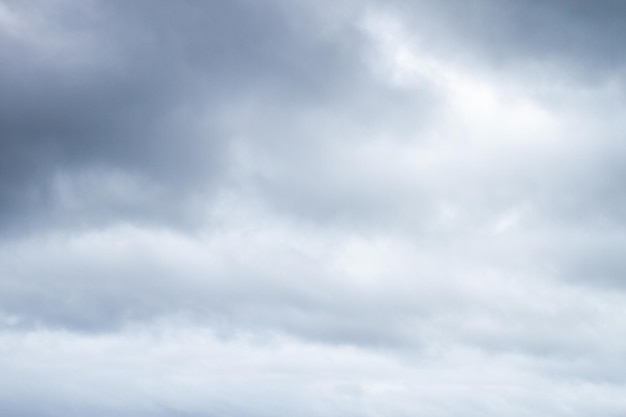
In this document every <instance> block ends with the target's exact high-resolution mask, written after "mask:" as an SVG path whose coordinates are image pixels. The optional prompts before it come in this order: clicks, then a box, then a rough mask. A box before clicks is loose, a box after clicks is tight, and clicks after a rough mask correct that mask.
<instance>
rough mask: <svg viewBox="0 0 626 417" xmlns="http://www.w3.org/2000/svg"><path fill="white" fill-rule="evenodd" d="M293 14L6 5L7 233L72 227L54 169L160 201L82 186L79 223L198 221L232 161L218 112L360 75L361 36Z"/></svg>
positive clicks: (152, 6)
mask: <svg viewBox="0 0 626 417" xmlns="http://www.w3.org/2000/svg"><path fill="white" fill-rule="evenodd" d="M285 9H286V8H285V7H284V6H283V5H281V4H278V3H276V2H270V3H267V4H264V5H259V4H256V3H255V2H246V1H236V2H184V3H182V4H179V5H176V6H173V5H171V4H170V3H168V2H156V3H155V2H150V3H143V2H136V3H133V4H126V3H123V2H90V3H88V4H85V5H77V4H76V3H75V2H59V3H58V4H55V5H54V6H52V5H49V4H45V3H43V2H34V3H32V4H30V5H29V6H25V5H20V4H19V3H14V2H10V3H8V4H6V5H5V6H4V10H5V13H6V15H7V16H8V17H7V20H10V19H14V20H16V21H17V22H16V23H15V24H14V25H15V26H16V27H17V28H16V29H15V30H14V31H13V32H15V33H13V32H12V31H11V27H9V28H8V29H7V30H6V33H5V35H4V37H3V41H2V43H3V47H2V54H3V58H2V60H3V62H6V63H7V65H5V66H3V70H2V73H1V74H0V83H2V90H3V92H4V93H3V95H2V102H1V103H0V107H1V108H2V111H1V112H0V114H1V115H2V116H1V117H2V120H1V121H0V125H1V126H2V132H1V134H0V137H1V138H2V144H1V146H2V149H3V152H2V164H1V165H0V166H2V173H1V178H2V179H3V180H2V185H1V190H2V201H3V202H4V203H3V216H2V218H3V221H2V223H3V225H4V228H6V227H9V225H14V224H15V223H16V222H17V223H23V222H26V223H28V222H30V221H32V220H33V219H36V218H40V217H43V218H44V222H45V221H50V220H53V221H54V220H57V221H59V219H55V218H54V216H52V215H50V212H51V211H52V212H55V213H56V212H58V211H59V210H60V211H61V213H59V216H58V217H61V219H60V220H65V222H67V219H64V217H65V216H67V214H65V213H63V209H65V207H63V206H62V204H60V203H59V201H58V200H59V196H58V195H57V192H58V190H56V189H55V186H54V177H55V176H57V175H62V176H65V177H67V178H69V179H70V180H71V181H70V183H71V182H72V181H80V178H81V177H84V176H90V175H91V176H92V177H93V176H94V173H93V168H94V167H95V168H96V169H100V170H101V171H103V172H104V173H106V172H107V171H113V172H114V173H116V172H121V173H122V174H123V175H125V176H127V177H129V178H130V180H135V181H136V182H137V183H138V185H137V187H139V188H143V187H152V188H155V189H157V191H158V192H157V193H156V194H157V195H156V196H154V197H153V198H150V199H148V201H145V202H142V204H138V203H137V202H134V201H124V200H122V201H118V200H116V199H115V196H112V197H111V198H110V200H109V201H101V200H97V201H96V202H93V203H92V202H91V201H89V199H90V196H89V195H87V196H84V195H82V194H81V195H78V196H77V198H78V199H86V200H87V202H86V204H85V205H86V207H85V210H83V212H81V213H72V212H71V210H69V211H70V213H69V215H70V216H73V217H74V219H72V220H76V219H75V217H76V216H77V215H78V217H79V218H84V221H85V222H87V223H89V222H90V221H92V220H96V221H98V220H100V221H101V220H102V219H99V217H103V218H104V219H105V220H106V219H109V218H111V217H113V218H116V217H120V216H121V217H129V218H131V219H134V220H139V219H142V218H143V219H144V220H145V219H146V218H147V219H150V218H152V217H157V218H159V217H161V218H162V219H161V221H163V220H165V221H172V220H176V217H179V218H180V217H181V216H183V217H184V215H185V212H184V210H181V209H180V207H178V206H184V202H185V200H186V199H188V198H189V195H190V194H193V193H194V192H195V193H205V192H206V191H207V189H209V190H210V189H211V188H214V187H215V182H216V181H215V178H216V177H217V176H219V175H220V173H221V172H222V171H223V168H224V165H226V164H227V163H228V162H227V158H228V155H227V148H228V144H227V142H228V137H225V136H224V135H223V134H222V132H220V131H219V121H218V120H216V117H218V116H219V114H220V112H221V111H222V109H224V108H227V107H228V106H229V103H230V104H232V103H234V102H236V101H237V100H238V99H240V98H241V97H242V96H247V95H250V94H254V95H255V96H256V97H258V98H259V99H261V97H265V96H268V97H271V96H274V95H279V96H280V95H286V96H291V97H293V98H296V99H297V100H304V101H305V102H306V101H307V100H315V99H316V97H324V96H327V95H329V94H333V93H334V87H333V86H334V85H338V83H340V82H341V83H343V84H345V83H349V80H350V78H351V77H352V73H356V70H357V69H358V66H359V64H358V62H355V61H354V59H353V58H350V57H355V56H356V57H358V54H359V52H358V48H357V45H356V39H355V40H354V41H351V40H349V39H348V41H347V42H344V43H343V44H336V43H331V42H329V41H328V40H323V39H318V38H316V37H315V34H314V33H310V32H308V31H306V30H302V28H303V27H305V26H307V25H309V26H310V25H311V22H310V19H308V18H307V16H304V15H303V13H299V14H297V13H288V12H289V10H285ZM347 30H349V28H348V29H347ZM48 43H50V44H51V45H48ZM261 100H262V99H261ZM99 174H101V172H96V173H95V175H96V176H97V175H99ZM70 185H72V184H70ZM91 186H92V187H94V188H98V187H102V185H101V184H99V183H98V181H97V180H96V181H93V184H91ZM79 188H80V186H79ZM78 192H80V193H85V190H78ZM89 192H91V191H88V193H89ZM174 200H179V202H178V203H177V204H173V203H172V201H174ZM59 206H61V207H59ZM157 206H159V207H160V208H157V209H155V207H157ZM55 209H56V210H55ZM181 211H182V213H180V212H181ZM24 212H26V215H24V216H22V215H20V214H21V213H24ZM50 217H52V219H50Z"/></svg>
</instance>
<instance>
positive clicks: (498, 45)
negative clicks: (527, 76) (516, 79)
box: [392, 0, 626, 81]
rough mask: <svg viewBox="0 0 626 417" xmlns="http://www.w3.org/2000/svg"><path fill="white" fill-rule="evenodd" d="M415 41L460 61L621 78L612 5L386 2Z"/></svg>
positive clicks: (525, 0) (622, 12)
mask: <svg viewBox="0 0 626 417" xmlns="http://www.w3.org/2000/svg"><path fill="white" fill-rule="evenodd" d="M392 3H393V6H392V7H396V6H397V7H398V9H397V10H398V11H400V12H401V13H402V16H403V18H406V19H407V21H409V22H410V23H411V25H415V27H417V28H418V31H417V32H418V33H419V34H420V37H421V40H422V41H423V42H425V43H428V44H431V45H434V47H435V48H438V49H439V50H440V51H441V52H443V53H447V54H452V55H455V56H457V57H459V58H461V57H463V58H469V59H474V60H476V59H477V60H482V59H484V58H487V59H488V60H489V61H490V64H492V65H496V66H504V67H505V68H506V69H507V70H515V69H516V67H519V66H522V67H526V68H531V69H532V68H533V67H534V68H535V69H536V70H537V71H539V73H535V76H536V77H542V76H544V77H545V76H546V75H549V74H550V73H551V72H552V71H554V72H556V73H557V74H559V76H561V77H562V76H563V75H562V74H563V73H565V74H569V75H574V76H577V77H583V79H588V80H594V81H597V79H598V77H602V78H603V77H606V76H615V75H617V76H620V74H619V69H620V68H622V67H623V65H624V62H625V58H626V55H625V54H624V51H623V48H621V47H620V39H622V38H623V37H624V30H625V29H624V28H625V27H626V25H625V24H624V23H626V22H625V21H626V6H625V5H624V3H623V2H621V1H619V0H606V1H598V2H590V1H587V0H574V1H567V0H548V1H540V0H507V1H496V0H479V1H473V2H464V1H451V2H431V1H418V2H405V1H397V2H392Z"/></svg>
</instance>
